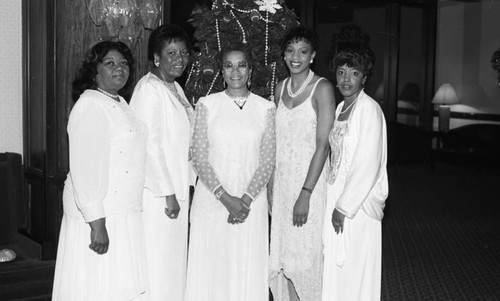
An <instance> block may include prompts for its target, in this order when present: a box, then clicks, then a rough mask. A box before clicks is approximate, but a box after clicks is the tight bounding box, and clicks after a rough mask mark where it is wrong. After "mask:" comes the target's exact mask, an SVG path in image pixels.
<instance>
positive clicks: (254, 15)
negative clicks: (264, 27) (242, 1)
mask: <svg viewBox="0 0 500 301" xmlns="http://www.w3.org/2000/svg"><path fill="white" fill-rule="evenodd" d="M250 20H252V22H257V21H259V20H260V13H259V12H258V11H256V10H253V11H252V12H250Z"/></svg>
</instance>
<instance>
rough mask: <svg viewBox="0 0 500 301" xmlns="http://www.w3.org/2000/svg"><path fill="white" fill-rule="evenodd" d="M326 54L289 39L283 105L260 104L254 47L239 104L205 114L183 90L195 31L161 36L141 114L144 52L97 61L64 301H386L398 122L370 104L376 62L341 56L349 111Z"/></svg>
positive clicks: (308, 40)
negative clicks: (317, 68) (254, 83)
mask: <svg viewBox="0 0 500 301" xmlns="http://www.w3.org/2000/svg"><path fill="white" fill-rule="evenodd" d="M317 43H318V41H317V37H316V35H315V34H314V33H313V32H312V31H311V30H310V29H308V28H306V27H304V26H298V27H296V28H293V29H291V30H290V31H289V32H288V33H287V34H286V35H285V37H284V39H283V41H282V44H281V46H282V51H283V58H284V60H285V62H286V65H287V67H288V69H289V71H290V77H288V78H287V79H285V80H283V81H281V82H280V83H278V85H277V87H276V95H275V98H276V104H274V103H272V102H269V101H268V100H266V99H264V98H262V97H260V96H258V95H256V94H253V93H252V92H251V89H250V78H251V73H252V63H253V61H252V58H251V55H250V53H249V51H248V49H247V48H246V47H245V45H244V44H239V43H234V44H233V45H232V46H230V47H227V48H226V49H223V51H222V53H221V62H220V63H221V64H220V67H221V68H220V69H221V72H222V76H223V78H224V82H225V89H224V91H222V92H218V93H213V94H211V95H208V96H206V97H202V98H200V100H199V101H198V102H197V104H196V112H195V111H194V110H193V108H192V107H191V105H190V103H189V101H188V100H187V99H186V96H185V95H184V92H183V90H182V88H181V86H180V85H179V84H178V83H177V82H176V81H175V80H176V79H177V78H178V77H180V76H181V75H182V74H183V72H184V70H185V68H186V66H187V64H188V61H189V39H188V36H187V35H186V33H185V32H184V31H183V30H182V29H180V28H179V27H177V26H175V25H163V26H160V27H158V28H157V29H156V30H154V31H153V33H152V34H151V36H150V38H149V43H148V58H149V60H151V61H152V62H153V64H154V67H153V69H152V70H151V72H149V73H148V74H146V75H145V76H144V77H143V78H142V79H141V80H140V81H139V82H138V83H137V85H136V86H135V89H134V92H133V95H132V98H131V100H130V105H128V104H127V103H126V102H125V100H124V99H123V98H122V97H121V96H119V93H120V91H123V89H126V88H127V86H128V85H129V84H130V77H129V74H130V73H132V72H133V63H134V61H133V58H132V55H131V53H130V50H129V49H128V48H127V47H126V46H125V45H124V44H122V43H121V42H110V41H105V42H100V43H98V44H96V45H95V46H93V47H92V48H91V49H90V50H89V51H88V53H87V54H86V57H85V60H84V62H83V66H82V68H81V70H80V74H79V76H78V77H77V79H76V80H75V82H74V84H73V94H74V96H73V97H74V99H75V100H77V102H76V104H75V106H74V107H73V109H72V112H71V114H70V118H69V121H68V136H69V149H70V172H69V173H68V177H67V180H66V183H65V188H64V195H63V205H64V215H63V221H62V225H61V234H60V239H59V247H58V254H57V261H56V272H55V279H54V289H53V296H52V298H53V300H174V301H177V300H179V301H181V300H186V301H212V300H213V301H225V300H228V301H229V300H231V301H233V300H234V301H264V300H268V299H269V288H270V289H271V291H272V294H273V298H274V300H276V301H281V300H302V301H308V300H310V301H318V300H325V301H326V300H376V299H380V283H381V279H380V278H381V220H382V216H383V208H384V202H385V199H386V197H387V193H388V184H387V174H386V161H387V158H386V129H385V120H384V116H383V113H382V110H381V109H380V107H379V106H378V104H377V103H376V102H375V101H374V100H373V99H372V98H370V97H369V96H368V95H366V94H365V93H364V91H363V85H364V83H365V81H366V80H367V79H368V78H369V76H370V75H371V71H372V67H373V56H372V55H371V52H369V51H364V50H359V49H356V50H348V51H342V52H340V53H339V54H337V56H336V57H335V59H334V61H333V66H334V70H335V75H336V82H337V88H338V89H339V91H340V93H341V94H342V95H343V96H344V100H343V101H342V102H341V103H340V104H339V106H338V107H337V108H335V107H336V105H335V97H334V87H333V85H332V84H331V83H330V82H329V81H328V80H326V79H324V78H322V77H319V76H318V75H316V74H314V72H313V71H312V70H311V69H310V65H311V64H312V63H313V61H314V58H315V55H316V49H317ZM190 186H195V192H194V196H193V201H192V206H191V207H190V206H189V205H190V204H189V203H190V200H189V199H190V197H189V196H190V193H189V187H190ZM268 214H271V221H272V222H271V231H270V233H271V237H270V239H269V230H268V229H269V225H268ZM188 219H189V222H188ZM188 225H190V228H189V231H188ZM89 226H90V227H89ZM188 232H189V233H188ZM188 237H189V239H188ZM89 238H90V241H89ZM188 241H189V247H188ZM269 241H270V242H271V243H270V246H269ZM89 242H90V243H89Z"/></svg>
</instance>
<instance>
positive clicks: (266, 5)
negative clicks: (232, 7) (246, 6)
mask: <svg viewBox="0 0 500 301" xmlns="http://www.w3.org/2000/svg"><path fill="white" fill-rule="evenodd" d="M255 3H256V4H257V5H258V6H259V10H260V11H266V12H270V13H271V14H275V13H276V10H277V9H281V8H282V7H281V5H279V4H278V1H276V0H262V1H255Z"/></svg>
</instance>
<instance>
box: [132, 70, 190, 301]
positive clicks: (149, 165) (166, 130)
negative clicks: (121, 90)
mask: <svg viewBox="0 0 500 301" xmlns="http://www.w3.org/2000/svg"><path fill="white" fill-rule="evenodd" d="M174 85H175V87H176V90H177V94H178V96H176V95H175V94H174V93H173V92H172V91H170V90H169V89H168V88H167V86H166V85H165V83H164V82H163V81H162V80H161V79H159V78H158V77H156V76H155V75H154V74H152V73H148V74H146V75H145V76H144V77H143V78H142V79H141V80H140V81H139V82H138V83H137V85H136V87H135V89H134V93H133V96H132V99H131V100H130V107H131V109H132V110H133V111H134V113H135V114H136V115H137V117H138V118H140V119H141V120H142V121H143V122H144V123H145V124H146V126H147V128H148V142H147V148H146V153H147V155H146V182H145V187H144V199H143V206H144V231H145V237H146V254H147V262H148V275H149V288H150V290H149V292H148V295H149V296H150V298H151V300H153V301H160V300H167V299H168V300H176V301H182V300H184V293H185V286H186V269H187V240H188V212H189V185H190V182H192V178H193V176H194V172H193V171H192V168H191V165H190V163H189V162H188V161H189V158H188V153H189V144H190V129H191V127H190V121H189V118H190V117H191V116H190V115H192V114H194V111H193V109H192V107H191V106H190V105H189V103H188V102H187V99H186V97H185V95H184V93H183V91H182V88H181V87H180V86H179V84H177V83H176V82H174ZM177 97H181V100H182V101H183V103H184V104H186V107H184V106H183V104H182V103H181V102H180V101H179V100H178V99H177ZM172 194H175V195H176V197H177V201H178V203H179V206H180V208H181V210H180V211H179V215H178V217H177V218H176V219H170V218H169V217H168V216H167V215H166V214H165V207H166V204H165V196H166V195H172Z"/></svg>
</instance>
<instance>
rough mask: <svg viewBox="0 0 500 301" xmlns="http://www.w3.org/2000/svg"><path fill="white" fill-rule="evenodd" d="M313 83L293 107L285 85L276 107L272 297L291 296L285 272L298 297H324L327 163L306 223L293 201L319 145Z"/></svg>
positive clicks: (314, 193)
mask: <svg viewBox="0 0 500 301" xmlns="http://www.w3.org/2000/svg"><path fill="white" fill-rule="evenodd" d="M318 82H319V80H318V81H317V82H316V85H317V83H318ZM284 86H285V85H283V87H284ZM315 89H316V86H314V88H313V90H312V92H311V94H310V95H309V97H308V98H307V99H306V100H305V101H304V102H303V103H302V104H300V105H298V106H297V107H295V108H293V109H288V108H287V107H286V106H285V105H284V104H283V101H282V99H281V98H282V95H283V90H282V91H281V96H280V101H279V104H278V108H277V111H276V168H275V175H274V189H273V194H274V196H273V210H272V225H271V256H270V275H269V279H270V280H269V283H270V287H271V290H272V293H273V296H274V300H288V297H287V296H288V291H287V286H286V282H284V279H283V276H284V277H286V278H288V279H290V280H291V281H292V283H293V284H294V287H295V290H296V291H297V293H298V295H299V298H300V300H302V301H309V300H310V301H317V300H319V299H320V298H321V281H322V270H323V249H322V242H321V233H322V227H323V216H324V205H325V195H326V174H325V171H324V170H325V169H324V170H323V172H322V174H321V176H320V178H319V179H318V182H317V183H316V186H315V188H314V190H313V193H312V195H311V200H310V205H309V206H310V207H309V216H308V219H307V223H306V224H304V225H303V226H302V227H296V226H294V225H293V223H292V219H293V207H294V205H295V201H296V200H297V198H298V196H299V194H300V191H301V188H302V186H303V184H304V181H305V179H306V176H307V171H308V169H309V164H310V162H311V159H312V156H313V154H314V152H315V150H316V126H317V117H316V113H315V112H314V109H313V107H312V100H311V98H312V95H313V94H314V90H315Z"/></svg>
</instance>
